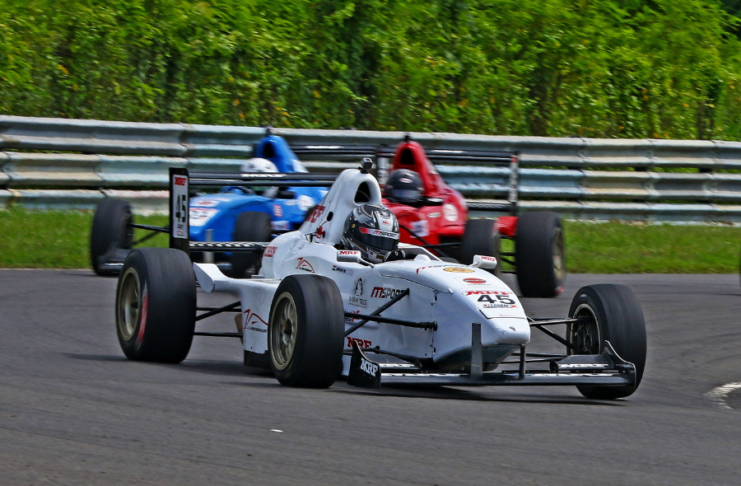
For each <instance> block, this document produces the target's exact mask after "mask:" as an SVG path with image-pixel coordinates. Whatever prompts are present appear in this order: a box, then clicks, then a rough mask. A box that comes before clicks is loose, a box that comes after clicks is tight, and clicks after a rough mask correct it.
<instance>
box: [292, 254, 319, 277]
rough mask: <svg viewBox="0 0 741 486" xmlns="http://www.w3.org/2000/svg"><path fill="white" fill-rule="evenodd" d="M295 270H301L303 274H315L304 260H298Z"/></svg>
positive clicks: (309, 264)
mask: <svg viewBox="0 0 741 486" xmlns="http://www.w3.org/2000/svg"><path fill="white" fill-rule="evenodd" d="M296 270H301V271H303V272H308V273H316V272H314V267H313V266H312V265H311V263H309V262H308V261H307V260H306V259H305V258H303V257H302V258H299V259H298V263H297V264H296Z"/></svg>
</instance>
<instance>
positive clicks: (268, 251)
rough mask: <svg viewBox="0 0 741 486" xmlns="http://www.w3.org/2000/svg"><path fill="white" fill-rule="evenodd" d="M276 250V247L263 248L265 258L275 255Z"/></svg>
mask: <svg viewBox="0 0 741 486" xmlns="http://www.w3.org/2000/svg"><path fill="white" fill-rule="evenodd" d="M277 249H278V247H276V246H269V247H267V248H265V256H266V257H268V258H270V257H272V256H273V255H275V250H277Z"/></svg>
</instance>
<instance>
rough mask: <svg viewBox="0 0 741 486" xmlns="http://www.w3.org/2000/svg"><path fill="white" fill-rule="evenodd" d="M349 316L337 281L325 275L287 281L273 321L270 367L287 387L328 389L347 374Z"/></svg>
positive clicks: (276, 299) (281, 287) (277, 296)
mask: <svg viewBox="0 0 741 486" xmlns="http://www.w3.org/2000/svg"><path fill="white" fill-rule="evenodd" d="M344 331H345V314H344V310H343V306H342V295H341V294H340V290H339V289H338V288H337V284H335V283H334V281H333V280H330V279H328V278H327V277H321V276H319V275H292V276H289V277H286V278H284V279H283V281H282V282H281V283H280V285H279V286H278V290H277V291H276V292H275V296H274V297H273V303H272V306H271V308H270V322H269V324H268V352H269V355H270V368H271V369H272V370H273V373H274V374H275V376H276V378H278V381H279V382H280V384H281V385H287V386H297V387H306V388H327V387H329V386H331V385H332V383H334V381H335V380H336V379H337V377H338V376H339V375H340V373H341V372H342V350H343V346H344Z"/></svg>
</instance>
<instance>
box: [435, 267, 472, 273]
mask: <svg viewBox="0 0 741 486" xmlns="http://www.w3.org/2000/svg"><path fill="white" fill-rule="evenodd" d="M443 270H445V271H446V272H451V273H473V272H474V271H473V270H472V269H470V268H465V267H445V268H443Z"/></svg>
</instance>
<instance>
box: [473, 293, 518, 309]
mask: <svg viewBox="0 0 741 486" xmlns="http://www.w3.org/2000/svg"><path fill="white" fill-rule="evenodd" d="M476 302H477V303H478V305H479V307H483V308H484V309H502V308H505V309H510V308H513V307H517V304H515V301H514V300H513V299H510V298H509V297H507V296H506V295H501V294H494V295H489V294H484V295H480V296H479V298H478V299H477V301H476Z"/></svg>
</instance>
